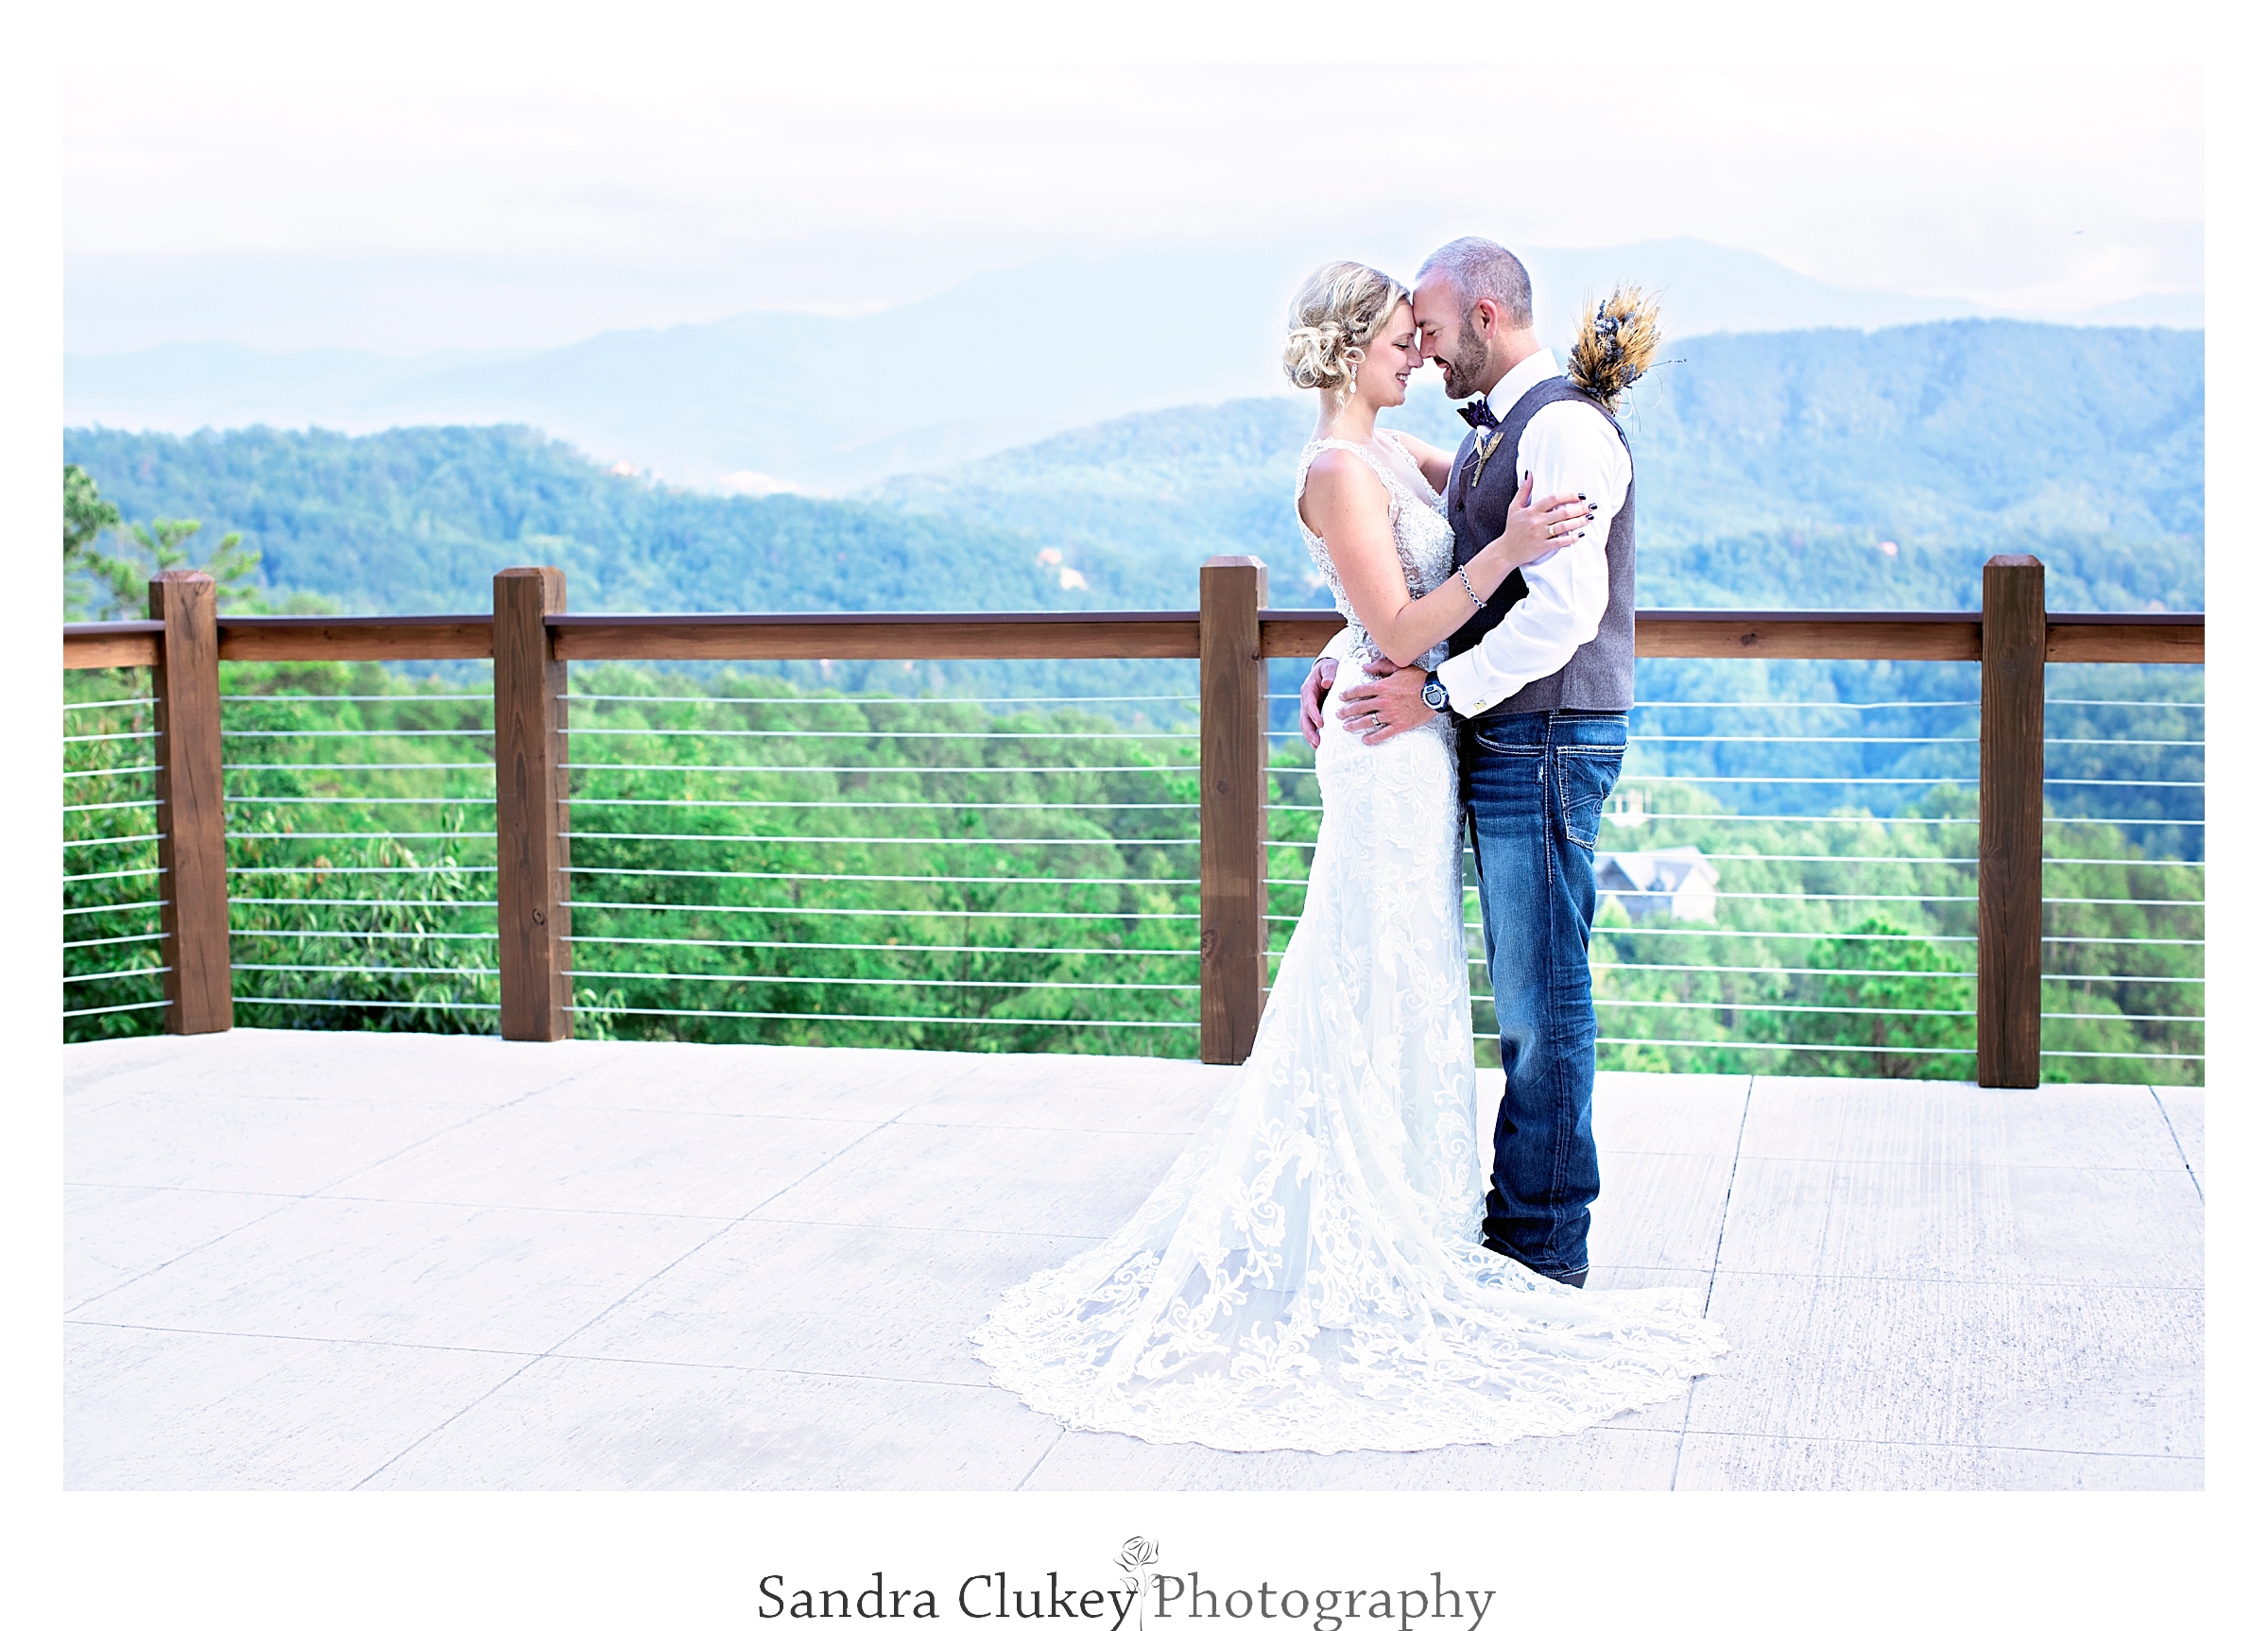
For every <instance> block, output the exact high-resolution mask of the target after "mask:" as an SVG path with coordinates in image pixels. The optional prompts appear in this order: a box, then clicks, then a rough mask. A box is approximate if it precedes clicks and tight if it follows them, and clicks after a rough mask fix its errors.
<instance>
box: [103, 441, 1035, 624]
mask: <svg viewBox="0 0 2268 1631" xmlns="http://www.w3.org/2000/svg"><path fill="white" fill-rule="evenodd" d="M63 441H64V457H65V459H66V460H67V461H69V462H71V463H75V464H79V465H83V466H84V467H85V468H86V469H87V471H88V472H89V473H90V474H92V475H93V476H94V480H95V482H96V484H97V486H99V488H100V489H101V491H102V494H103V496H104V497H105V498H107V499H109V500H110V501H111V502H112V503H113V504H116V505H117V506H119V507H120V509H121V510H122V511H123V513H124V515H125V516H126V518H127V519H128V520H129V521H141V520H146V519H148V518H152V517H161V516H163V517H189V518H193V519H196V520H199V521H202V522H204V523H205V524H206V526H207V530H208V531H213V532H218V531H241V532H242V533H243V534H244V535H245V541H246V542H247V543H248V544H249V545H250V546H252V547H254V548H257V549H258V550H259V551H260V552H261V557H262V562H261V574H262V576H263V578H264V580H265V582H266V584H267V586H268V587H269V588H270V589H272V590H274V591H277V592H290V591H293V590H304V591H312V592H317V593H320V594H323V595H326V596H329V597H330V598H331V599H332V600H334V601H335V602H336V603H338V604H339V605H340V606H341V607H342V608H343V609H347V610H351V611H366V612H375V611H386V612H418V611H455V610H462V609H468V608H474V609H477V608H482V607H485V606H487V605H488V603H489V599H490V576H491V575H493V574H494V573H495V572H496V570H497V569H498V568H500V567H505V566H519V565H527V564H535V563H541V564H549V565H557V566H562V567H564V568H566V570H567V573H568V581H569V603H570V604H571V605H572V606H574V607H576V609H581V610H586V611H602V610H614V611H727V610H763V611H818V610H838V609H841V610H879V609H929V608H937V607H954V608H963V607H965V608H971V609H1011V608H1013V609H1028V608H1031V607H1034V606H1049V605H1063V604H1070V603H1071V602H1070V601H1069V599H1068V598H1067V597H1066V596H1065V595H1064V594H1063V593H1062V592H1061V591H1060V590H1059V589H1057V588H1055V587H1054V586H1055V583H1056V579H1055V578H1054V577H1053V576H1052V575H1050V574H1048V573H1047V572H1045V571H1044V570H1042V569H1040V567H1039V566H1037V565H1036V564H1035V563H1034V559H1033V554H1034V552H1033V551H1032V550H1031V548H1030V547H1029V546H1028V545H1026V544H1025V543H1024V541H1022V539H1020V538H1016V537H1013V536H1011V535H1008V534H1005V533H1003V532H1001V531H999V530H997V529H991V528H988V527H985V526H984V525H982V524H977V523H972V522H968V521H962V520H959V519H956V518H950V517H933V516H909V515H906V514H904V513H902V512H901V511H898V510H895V509H888V508H883V507H879V506H873V505H868V504H846V503H842V502H839V501H833V500H824V499H806V498H798V497H794V496H790V495H780V496H775V497H769V498H729V497H721V496H717V495H713V494H708V493H696V492H688V491H685V490H682V489H675V488H670V487H665V486H662V485H661V484H659V483H656V482H653V481H650V480H647V479H645V478H644V477H640V476H635V475H620V476H617V475H611V474H609V473H608V472H607V471H605V470H603V469H602V468H600V467H599V466H598V465H597V464H595V463H593V461H592V460H590V459H588V458H586V457H584V456H583V455H581V454H580V453H578V452H577V451H576V449H574V448H572V447H570V446H569V445H568V444H566V443H565V442H562V441H558V440H555V439H553V438H548V437H546V436H544V435H542V434H541V432H539V431H535V430H530V429H527V428H525V427H521V426H508V425H495V426H477V427H470V426H452V427H443V428H419V429H406V430H394V431H387V432H383V433H380V434H378V435H374V436H365V437H349V436H341V435H338V434H336V433H335V432H330V431H319V430H318V431H274V430H266V429H252V430H241V431H227V432H210V431H206V432H199V433H198V434H196V435H194V436H187V437H174V436H162V435H147V436H144V435H133V434H129V433H126V432H120V431H106V430H70V431H66V432H65V433H64V438H63Z"/></svg>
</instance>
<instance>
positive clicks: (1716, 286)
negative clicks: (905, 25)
mask: <svg viewBox="0 0 2268 1631" xmlns="http://www.w3.org/2000/svg"><path fill="white" fill-rule="evenodd" d="M1345 252H1347V249H1346V247H1345V246H1340V247H1338V248H1337V249H1329V248H1327V247H1325V246H1322V245H1320V244H1316V243H1309V244H1278V245H1273V246H1266V247H1261V248H1253V249H1218V248H1209V249H1193V248H1180V249H1144V250H1141V251H1133V252H1128V253H1125V254H1121V255H1117V256H1114V257H1110V258H1107V259H1100V260H1092V261H1076V260H1056V261H1049V262H1041V263H1038V264H1034V265H1031V266H1020V267H1014V268H1009V269H1005V270H1001V271H993V272H987V273H984V274H982V275H980V276H977V277H973V278H970V279H968V280H966V281H964V282H962V283H958V284H955V285H954V286H953V287H951V288H947V289H944V290H941V291H940V292H938V293H937V294H935V295H932V296H930V297H928V298H926V299H924V300H916V301H913V302H911V303H909V304H906V305H902V306H897V307H893V308H891V309H889V310H886V311H878V312H871V313H868V314H865V315H863V316H855V317H840V316H821V315H817V314H814V313H809V312H765V311H757V312H744V313H740V314H738V315H735V316H730V317H726V318H719V319H717V320H714V321H700V322H687V323H680V324H677V325H675V326H672V327H667V328H646V329H623V330H616V331H611V332H609V333H605V334H598V335H591V336H589V337H587V338H584V339H580V340H577V341H576V342H575V343H573V344H570V345H561V346H557V347H553V348H550V349H546V350H542V351H536V352H486V353H478V354H475V353H468V352H436V353H431V354H428V355H424V356H417V357H394V356H381V355H376V354H372V353H369V352H352V351H340V350H329V351H298V352H269V351H262V350H257V349H253V348H251V347H249V346H246V345H242V344H230V343H222V342H219V341H211V340H208V341H204V342H200V343H195V344H172V345H162V346H157V347H154V348H148V349H141V350H133V351H124V352H110V353H107V354H94V355H72V356H68V357H66V358H65V359H64V419H65V422H67V423H71V424H77V425H93V424H101V425H107V426H111V427H113V428H119V429H129V430H165V431H175V432H188V431H194V430H198V429H229V428H242V427H248V426H251V425H255V424H266V425H270V426H275V427H279V428H283V427H315V426H320V427H323V428H327V429H332V430H343V431H352V432H368V431H374V430H386V429H392V428H396V427H401V426H407V425H461V424H499V423H519V424H536V425H541V426H542V427H543V428H544V429H545V430H546V431H548V432H550V433H551V434H552V435H554V436H558V437H563V438H566V439H567V440H569V441H571V442H574V443H575V444H576V446H577V447H580V448H581V449H583V450H584V451H585V452H586V453H588V454H590V455H592V456H593V457H594V458H597V459H598V460H599V461H600V462H601V463H604V464H609V465H611V464H613V463H615V462H617V461H620V460H627V462H629V463H630V464H631V465H633V466H635V467H638V468H641V469H646V470H651V471H653V472H656V473H657V474H659V475H660V476H661V477H662V479H664V480H666V481H670V482H674V483H682V484H688V485H692V486H696V487H703V488H707V489H711V490H713V491H728V490H729V491H739V492H754V493H762V492H765V491H772V490H779V489H781V488H782V487H783V486H792V487H793V488H795V489H799V490H801V491H806V492H813V493H833V494H839V493H841V492H844V491H847V490H849V489H853V488H857V487H862V486H866V485H868V484H870V483H872V482H874V481H876V480H880V479H883V478H886V477H889V476H892V475H899V474H905V473H912V472H925V471H929V472H934V471H937V470H940V469H943V468H946V467H948V466H950V465H953V464H954V463H956V462H959V461H965V460H968V459H972V458H980V457H983V456H985V455H989V454H994V453H998V452H1001V451H1003V450H1005V449H1008V448H1012V447H1017V446H1021V445H1023V444H1026V443H1030V442H1033V441H1036V440H1038V439H1040V438H1044V437H1048V436H1053V435H1056V434H1057V433H1060V432H1064V431H1069V430H1073V429H1075V428H1076V427H1078V426H1081V425H1088V424H1092V423H1094V422H1096V421H1101V420H1106V419H1113V418H1118V417H1121V416H1124V415H1125V414H1129V413H1142V412H1148V411H1151V410H1155V409H1160V408H1171V407H1176V406H1179V405H1183V404H1188V403H1222V402H1227V401H1230V400H1234V399H1238V398H1245V397H1253V396H1262V395H1266V394H1269V393H1272V392H1279V391H1280V390H1281V389H1282V376H1281V374H1280V372H1279V370H1278V366H1277V350H1278V346H1279V344H1280V335H1281V334H1282V324H1283V314H1284V308H1285V305H1286V303H1287V302H1288V300H1290V298H1291V295H1292V291H1293V290H1295V289H1296V288H1297V287H1298V285H1299V283H1300V280H1301V279H1302V278H1303V277H1304V276H1306V274H1307V273H1308V271H1309V270H1310V269H1311V268H1312V267H1313V266H1315V265H1316V264H1317V263H1318V262H1319V261H1321V260H1323V259H1325V258H1327V257H1328V256H1330V255H1333V254H1343V253H1345ZM1525 254H1526V259H1527V261H1528V265H1529V268H1530V270H1531V272H1532V273H1533V275H1534V279H1535V288H1536V300H1537V318H1538V334H1539V335H1542V337H1543V338H1544V340H1545V341H1546V342H1547V343H1550V344H1555V345H1556V344H1561V343H1564V342H1565V340H1566V339H1567V337H1568V336H1569V335H1570V334H1572V329H1573V325H1574V322H1575V319H1576V317H1577V314H1578V312H1579V311H1580V310H1581V309H1583V307H1584V305H1585V303H1586V301H1587V300H1590V299H1593V298H1595V297H1596V296H1598V295H1600V294H1603V293H1605V292H1606V289H1607V288H1608V287H1610V286H1611V285H1612V284H1614V283H1620V282H1635V283H1641V284H1642V285H1644V286H1645V287H1647V288H1649V289H1652V290H1654V291H1656V292H1658V294H1659V295H1660V296H1661V298H1662V302H1663V313H1664V320H1665V322H1666V323H1667V324H1668V325H1669V328H1670V332H1671V333H1672V334H1673V335H1679V336H1683V335H1727V334H1740V335H1753V334H1757V333H1762V332H1780V331H1790V330H1813V329H1822V328H1837V329H1847V330H1867V329H1878V328H1881V327H1882V326H1884V325H1888V324H1917V323H1930V322H1933V321H1937V320H1941V319H1948V318H1962V317H1971V316H1981V315H1984V314H1982V313H1980V312H1979V311H1978V309H1977V308H1976V307H1975V306H1974V305H1972V304H1970V303H1969V302H1967V301H1963V300H1950V299H1944V298H1938V297H1925V296H1916V295H1906V294H1899V293H1894V292H1890V291H1885V290H1879V289H1852V288H1843V287H1839V286H1837V285H1834V284H1830V283H1822V282H1820V281H1819V280H1817V279H1815V278H1811V277H1806V276H1804V275H1803V274H1802V273H1799V272H1796V271H1795V270H1794V269H1792V268H1790V267H1788V266H1782V265H1780V264H1779V263H1778V262H1776V261H1773V260H1771V259H1769V258H1768V257H1766V256H1763V255H1760V254H1756V253H1753V252H1750V251H1747V250H1742V249H1728V248H1727V247H1725V246H1723V245H1720V244H1710V243H1705V242H1703V241H1701V240H1699V239H1694V238H1668V239H1657V240H1651V241H1648V242H1644V243H1636V244H1624V245H1618V246H1615V247H1612V248H1603V249H1528V250H1526V251H1525ZM350 269H351V268H341V273H340V275H341V276H342V277H345V276H346V273H347V271H348V270H350ZM1392 269H1398V270H1400V271H1401V272H1402V273H1404V274H1405V275H1406V274H1407V273H1408V272H1409V270H1410V267H1409V266H1399V267H1394V268H1392ZM209 270H210V271H211V273H212V275H213V276H214V277H215V278H217V279H219V280H220V281H221V282H222V283H226V284H227V285H228V286H229V287H230V288H232V289H239V290H240V288H241V286H243V285H244V284H245V283H246V281H247V280H249V281H250V283H252V284H257V283H259V282H260V280H261V278H262V277H263V276H268V275H272V273H271V274H263V273H261V272H260V271H259V270H258V268H256V267H250V266H228V267H215V268H209ZM184 275H186V274H184ZM403 275H404V273H403V269H402V268H400V267H398V266H365V267H362V268H361V269H360V270H359V271H358V272H355V273H354V274H353V276H352V278H349V279H348V280H347V281H346V282H345V283H338V284H334V285H329V286H330V287H331V288H333V289H334V290H335V294H334V297H333V298H335V299H337V300H345V301H348V302H350V303H351V302H352V300H355V299H357V298H362V299H368V300H374V299H376V298H378V291H379V290H381V289H383V288H384V287H385V286H386V284H387V282H388V281H389V280H392V279H398V278H400V277H401V276H403ZM358 292H359V293H358ZM121 298H123V297H121ZM136 298H137V299H138V300H139V299H145V298H146V299H151V300H159V303H160V304H162V305H165V306H167V307H168V309H171V306H172V304H173V303H174V302H176V301H182V302H185V303H184V305H183V309H182V310H181V311H180V313H179V317H180V320H181V321H182V322H185V323H194V322H195V321H196V320H197V318H196V312H197V310H198V309H199V308H209V307H213V306H215V305H216V304H234V303H238V302H239V301H240V300H241V294H240V293H237V294H232V295H229V296H228V297H226V299H224V298H223V297H222V295H221V294H220V292H219V291H218V290H217V289H214V290H207V291H206V292H205V293H204V294H203V295H200V296H198V297H196V298H194V299H192V298H189V297H186V296H183V295H182V294H181V293H180V291H179V290H175V291H171V292H169V293H166V294H164V295H163V298H161V297H160V295H159V294H158V293H157V292H154V291H147V290H146V291H144V296H142V297H136ZM2083 320H2090V321H2099V320H2102V314H2090V315H2088V317H2087V318H2085V319H2083ZM2118 320H2119V321H2121V322H2123V323H2127V324H2134V323H2149V322H2159V323H2188V324H2191V326H2195V325H2199V324H2202V322H2203V301H2202V300H2201V299H2193V298H2190V297H2182V296H2150V297H2144V298H2143V300H2142V302H2141V303H2140V304H2139V305H2138V306H2135V307H2134V308H2133V309H2131V310H2127V311H2125V312H2123V313H2121V314H2118Z"/></svg>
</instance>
